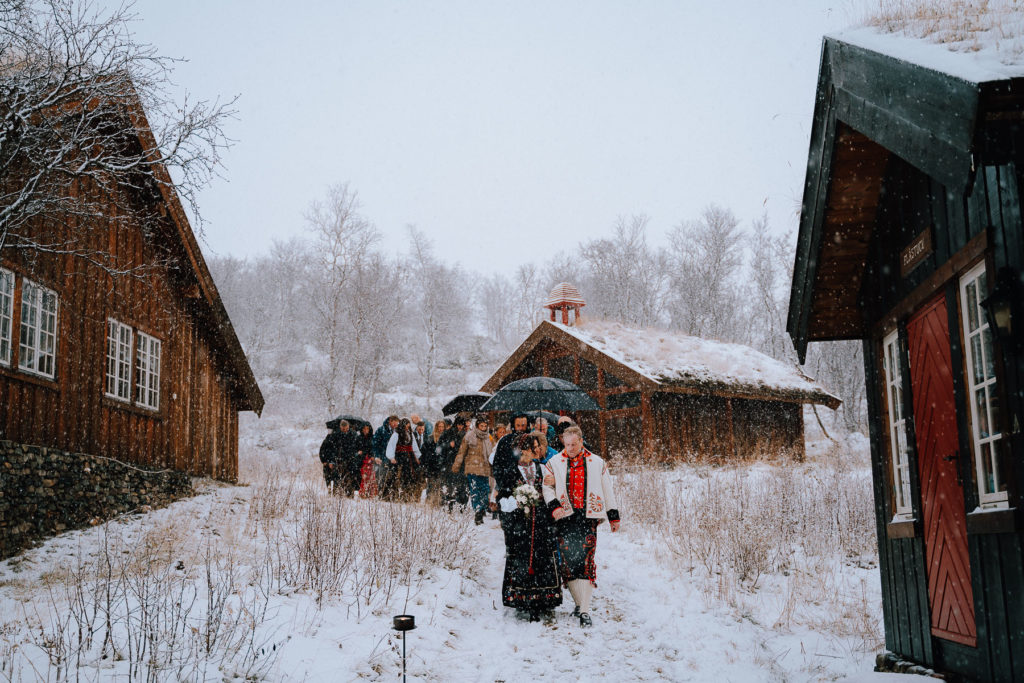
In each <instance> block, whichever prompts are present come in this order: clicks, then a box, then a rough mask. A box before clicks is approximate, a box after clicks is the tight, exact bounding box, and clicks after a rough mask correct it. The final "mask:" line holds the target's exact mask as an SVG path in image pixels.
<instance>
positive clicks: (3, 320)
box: [0, 106, 263, 481]
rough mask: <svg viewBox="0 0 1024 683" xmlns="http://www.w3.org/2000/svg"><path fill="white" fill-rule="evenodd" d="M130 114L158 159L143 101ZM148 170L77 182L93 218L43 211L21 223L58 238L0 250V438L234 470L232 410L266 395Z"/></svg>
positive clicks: (204, 472) (38, 234)
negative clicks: (93, 207) (99, 209)
mask: <svg viewBox="0 0 1024 683" xmlns="http://www.w3.org/2000/svg"><path fill="white" fill-rule="evenodd" d="M127 114H128V115H130V116H131V118H132V121H133V122H134V124H135V128H136V133H137V136H132V139H131V140H130V141H129V143H128V144H134V145H141V147H142V149H143V150H145V151H147V152H149V153H151V154H152V155H153V156H152V157H151V158H154V159H158V158H159V156H158V151H157V150H156V145H155V141H154V140H153V137H152V134H151V132H150V131H149V128H148V125H147V123H146V121H145V117H144V114H143V112H142V108H141V106H137V107H136V108H135V109H134V110H133V111H130V112H128V113H127ZM152 170H153V173H154V175H155V177H156V178H157V180H158V182H153V181H152V179H150V178H138V177H133V178H130V179H127V180H130V182H123V183H122V182H118V183H117V186H116V189H114V190H112V191H107V190H101V189H99V188H98V187H97V186H96V185H95V184H92V183H90V182H89V181H88V180H77V181H75V182H74V184H73V185H71V186H70V187H69V188H68V192H74V193H89V194H90V197H91V199H93V200H94V201H100V202H102V203H103V204H104V205H105V206H106V207H107V208H106V212H105V215H104V216H101V217H95V218H91V219H89V220H88V222H84V219H82V218H81V217H80V216H79V217H74V216H70V215H69V216H48V217H47V219H46V220H37V221H35V222H34V223H32V224H30V226H29V228H28V232H27V233H26V235H27V236H28V237H29V238H30V239H31V240H32V241H34V242H35V243H36V244H51V245H58V247H57V248H54V249H52V250H42V249H35V248H30V247H25V246H24V245H23V244H18V243H16V241H14V240H8V241H7V243H5V245H4V248H3V249H2V250H0V439H4V440H9V441H14V442H18V443H25V444H32V445H37V446H45V447H50V448H56V449H60V450H63V451H67V452H73V453H89V454H93V455H102V456H107V457H111V458H116V459H118V460H122V461H125V462H128V463H134V464H138V465H142V466H148V467H153V468H174V469H177V470H182V471H185V472H188V473H190V474H193V475H197V476H209V477H214V478H217V479H222V480H226V481H234V480H235V479H236V478H237V476H238V413H239V411H255V412H257V413H259V412H260V411H261V410H262V408H263V396H262V394H261V393H260V389H259V386H258V385H257V383H256V380H255V378H254V376H253V373H252V370H251V369H250V367H249V364H248V362H247V361H246V358H245V354H244V353H243V351H242V347H241V345H240V343H239V341H238V338H237V337H236V335H235V332H234V330H233V328H232V326H231V322H230V320H229V319H228V316H227V313H226V311H225V309H224V306H223V304H222V302H221V299H220V296H219V294H218V293H217V288H216V286H215V285H214V283H213V279H212V278H211V276H210V273H209V271H208V270H207V266H206V263H205V261H204V260H203V256H202V253H201V251H200V249H199V245H198V244H197V242H196V238H195V235H194V234H193V232H192V229H191V227H190V225H189V221H188V219H187V218H186V215H185V212H184V210H183V208H182V206H181V203H180V201H179V199H178V197H177V195H176V194H175V193H174V191H173V189H171V187H172V185H171V182H170V178H169V176H168V175H167V171H166V169H165V168H164V167H163V166H162V165H161V164H160V163H159V161H155V162H154V164H153V168H152ZM107 187H110V185H109V184H108V185H107ZM61 245H63V247H62V246H61ZM97 255H102V258H97Z"/></svg>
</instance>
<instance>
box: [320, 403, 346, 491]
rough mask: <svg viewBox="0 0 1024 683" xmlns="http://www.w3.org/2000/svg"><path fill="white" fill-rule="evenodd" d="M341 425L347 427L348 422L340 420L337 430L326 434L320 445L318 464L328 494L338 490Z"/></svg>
mask: <svg viewBox="0 0 1024 683" xmlns="http://www.w3.org/2000/svg"><path fill="white" fill-rule="evenodd" d="M341 424H344V425H345V426H346V427H347V426H348V422H345V421H344V420H342V421H341V423H340V424H339V426H338V428H337V429H332V430H331V431H330V432H328V434H327V436H326V437H324V440H323V443H321V444H320V463H321V465H322V466H323V470H324V483H325V484H327V490H328V491H329V492H330V493H334V490H335V489H336V488H338V479H339V477H340V473H341V468H340V467H339V466H338V463H339V462H340V460H341V441H342V437H341Z"/></svg>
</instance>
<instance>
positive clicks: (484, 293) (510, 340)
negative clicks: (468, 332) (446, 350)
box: [476, 273, 521, 351]
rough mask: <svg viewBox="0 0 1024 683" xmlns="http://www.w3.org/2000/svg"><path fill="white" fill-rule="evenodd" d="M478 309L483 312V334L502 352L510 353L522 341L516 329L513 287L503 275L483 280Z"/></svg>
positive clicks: (477, 298)
mask: <svg viewBox="0 0 1024 683" xmlns="http://www.w3.org/2000/svg"><path fill="white" fill-rule="evenodd" d="M476 291H477V296H476V307H477V310H479V311H480V312H481V317H482V320H483V328H484V329H483V332H484V334H485V335H487V336H488V337H489V338H490V339H491V340H493V341H494V343H495V344H496V345H497V347H498V348H499V349H500V350H502V351H510V350H511V349H512V347H513V346H514V345H516V344H518V343H519V342H520V341H521V340H520V339H519V338H518V330H517V329H515V327H514V312H513V307H512V299H513V291H514V290H513V287H512V283H511V281H509V279H508V278H507V277H506V276H504V275H502V274H501V273H491V274H490V275H489V276H487V277H486V278H482V279H481V282H480V284H479V286H478V287H477V290H476Z"/></svg>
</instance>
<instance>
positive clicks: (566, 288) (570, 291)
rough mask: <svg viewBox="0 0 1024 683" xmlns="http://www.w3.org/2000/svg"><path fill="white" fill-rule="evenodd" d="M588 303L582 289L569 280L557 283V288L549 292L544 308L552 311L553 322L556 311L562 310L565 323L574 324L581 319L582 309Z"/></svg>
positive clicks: (563, 322)
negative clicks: (581, 293)
mask: <svg viewBox="0 0 1024 683" xmlns="http://www.w3.org/2000/svg"><path fill="white" fill-rule="evenodd" d="M586 305H587V303H586V302H585V301H584V300H583V297H582V296H580V290H578V289H576V288H575V287H573V286H572V285H570V284H569V283H568V282H562V283H559V284H557V285H555V288H554V289H552V290H551V293H550V294H548V298H547V301H545V302H544V308H547V309H550V311H551V322H556V320H555V311H561V312H562V324H563V325H574V324H575V323H576V322H577V321H578V320H579V319H580V309H581V308H583V307H584V306H586Z"/></svg>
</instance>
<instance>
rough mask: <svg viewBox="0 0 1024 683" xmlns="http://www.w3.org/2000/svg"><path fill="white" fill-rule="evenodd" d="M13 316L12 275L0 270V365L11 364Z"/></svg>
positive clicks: (7, 271)
mask: <svg viewBox="0 0 1024 683" xmlns="http://www.w3.org/2000/svg"><path fill="white" fill-rule="evenodd" d="M13 315H14V273H12V272H11V271H9V270H4V269H3V268H0V365H10V364H11V323H12V318H13Z"/></svg>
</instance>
